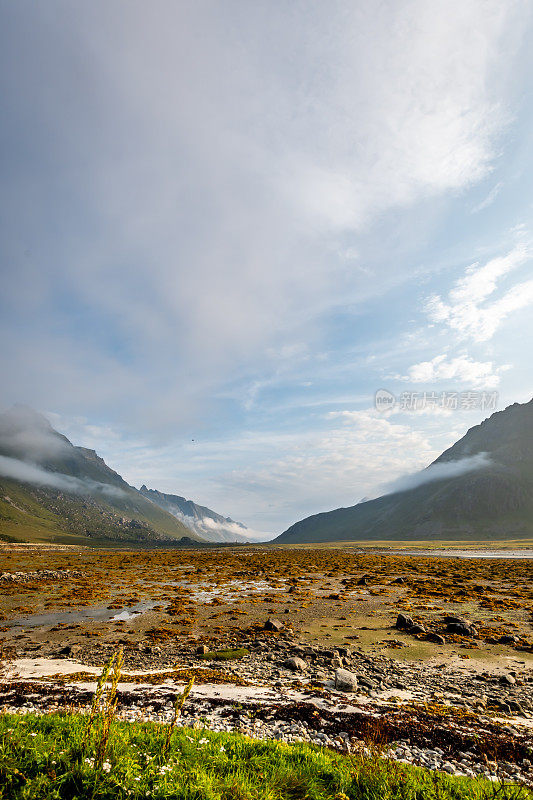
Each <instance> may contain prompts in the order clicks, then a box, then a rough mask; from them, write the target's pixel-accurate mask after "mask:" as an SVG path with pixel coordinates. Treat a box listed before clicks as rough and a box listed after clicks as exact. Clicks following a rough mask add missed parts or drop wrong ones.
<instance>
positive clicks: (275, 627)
mask: <svg viewBox="0 0 533 800" xmlns="http://www.w3.org/2000/svg"><path fill="white" fill-rule="evenodd" d="M284 627H285V625H284V624H283V622H280V620H279V619H267V621H266V622H265V630H266V631H276V633H279V631H282V630H283V628H284Z"/></svg>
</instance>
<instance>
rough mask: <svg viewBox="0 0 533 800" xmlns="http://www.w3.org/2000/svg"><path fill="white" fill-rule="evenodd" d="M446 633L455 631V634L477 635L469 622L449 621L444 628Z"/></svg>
mask: <svg viewBox="0 0 533 800" xmlns="http://www.w3.org/2000/svg"><path fill="white" fill-rule="evenodd" d="M446 632H447V633H455V634H456V635H457V636H472V637H474V636H477V630H476V629H475V628H474V626H473V625H472V624H471V623H470V622H466V621H465V622H449V623H448V626H447V628H446Z"/></svg>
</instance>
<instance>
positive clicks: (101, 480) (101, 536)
mask: <svg viewBox="0 0 533 800" xmlns="http://www.w3.org/2000/svg"><path fill="white" fill-rule="evenodd" d="M247 531H248V529H247V528H246V526H245V525H243V524H242V523H240V522H235V521H234V520H232V519H231V518H229V517H223V516H222V515H220V514H217V513H216V512H215V511H212V510H211V509H209V508H206V507H205V506H200V505H198V504H196V503H195V502H194V501H192V500H186V499H185V498H184V497H180V496H179V495H167V494H163V493H162V492H158V491H156V490H154V489H147V487H146V486H144V485H143V486H142V488H141V490H140V491H138V490H137V489H136V488H135V487H133V486H130V485H129V484H128V483H126V481H125V480H124V479H123V478H122V476H121V475H119V474H118V473H117V472H115V471H114V470H113V469H111V468H110V467H109V466H108V465H107V464H106V463H105V461H104V460H103V459H102V458H101V457H100V456H99V455H98V454H97V453H96V452H95V451H94V450H91V449H88V448H86V447H77V446H75V445H73V444H72V442H70V441H69V439H67V437H66V436H64V435H63V434H61V433H59V432H58V431H56V430H55V429H54V428H53V427H52V426H51V425H50V423H49V421H48V420H47V419H46V417H44V416H43V415H42V414H39V413H38V412H36V411H34V410H33V409H31V408H29V407H28V406H22V405H17V406H14V407H13V408H11V409H9V410H8V411H6V412H4V413H3V414H0V538H4V539H10V538H14V539H17V540H18V539H23V540H24V539H25V540H33V539H37V540H39V539H42V540H46V541H48V540H59V539H60V540H63V541H71V540H72V539H73V537H74V540H76V541H78V540H79V537H81V538H82V539H85V540H103V541H107V540H109V541H131V542H132V543H135V542H148V543H149V542H164V541H167V540H168V541H177V540H181V539H183V537H187V538H188V539H189V540H193V541H197V542H210V543H217V542H225V543H232V542H239V543H243V542H247V541H249V538H248V536H247V535H246V534H247Z"/></svg>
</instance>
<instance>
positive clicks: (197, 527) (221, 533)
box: [139, 484, 250, 542]
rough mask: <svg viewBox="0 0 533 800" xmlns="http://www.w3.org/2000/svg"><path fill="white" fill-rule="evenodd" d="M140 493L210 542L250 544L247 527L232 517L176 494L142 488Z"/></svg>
mask: <svg viewBox="0 0 533 800" xmlns="http://www.w3.org/2000/svg"><path fill="white" fill-rule="evenodd" d="M139 491H140V493H141V494H142V495H143V496H144V497H146V498H148V499H149V500H151V501H152V502H153V503H155V504H156V505H158V506H159V507H160V508H163V509H164V510H165V511H168V512H169V513H170V514H172V516H174V517H176V519H179V520H180V521H181V522H183V524H184V525H186V526H187V527H188V528H190V529H191V530H192V531H194V532H195V533H197V534H198V535H199V536H201V537H202V539H206V540H207V541H208V542H248V541H250V539H249V537H248V536H247V535H246V532H247V530H248V529H247V527H246V525H243V524H242V522H235V521H234V520H232V519H231V517H223V516H222V515H221V514H217V513H216V511H212V510H211V509H210V508H207V507H206V506H200V505H198V504H197V503H195V502H194V501H193V500H186V499H185V497H180V496H179V495H176V494H165V493H164V492H159V491H157V489H148V488H147V487H146V486H144V484H143V486H141V488H140V490H139Z"/></svg>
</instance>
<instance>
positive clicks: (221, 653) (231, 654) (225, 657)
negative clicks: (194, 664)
mask: <svg viewBox="0 0 533 800" xmlns="http://www.w3.org/2000/svg"><path fill="white" fill-rule="evenodd" d="M248 653H249V651H248V650H246V648H244V647H241V648H239V649H238V650H212V651H211V652H209V653H202V654H201V655H199V656H198V658H203V659H204V661H237V660H238V659H239V658H244V656H247V655H248Z"/></svg>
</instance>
